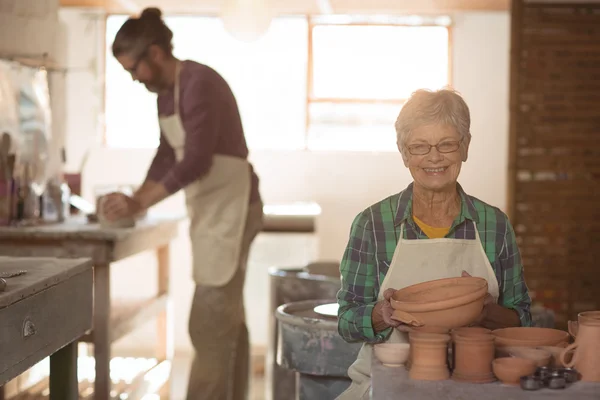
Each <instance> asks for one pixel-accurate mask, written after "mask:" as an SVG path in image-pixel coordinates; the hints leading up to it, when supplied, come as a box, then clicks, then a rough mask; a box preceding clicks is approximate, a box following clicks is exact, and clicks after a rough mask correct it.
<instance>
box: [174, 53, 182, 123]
mask: <svg viewBox="0 0 600 400" xmlns="http://www.w3.org/2000/svg"><path fill="white" fill-rule="evenodd" d="M180 72H181V61H179V60H177V61H176V64H175V85H174V88H173V91H174V93H173V98H174V102H173V104H174V110H173V113H174V114H175V115H179V73H180Z"/></svg>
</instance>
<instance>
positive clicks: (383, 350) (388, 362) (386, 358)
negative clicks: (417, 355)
mask: <svg viewBox="0 0 600 400" xmlns="http://www.w3.org/2000/svg"><path fill="white" fill-rule="evenodd" d="M374 349H375V356H377V358H378V359H379V361H381V363H382V364H383V365H385V366H386V367H400V366H402V365H404V364H405V363H406V361H407V360H408V354H409V351H410V344H408V343H379V344H376V345H375V346H374Z"/></svg>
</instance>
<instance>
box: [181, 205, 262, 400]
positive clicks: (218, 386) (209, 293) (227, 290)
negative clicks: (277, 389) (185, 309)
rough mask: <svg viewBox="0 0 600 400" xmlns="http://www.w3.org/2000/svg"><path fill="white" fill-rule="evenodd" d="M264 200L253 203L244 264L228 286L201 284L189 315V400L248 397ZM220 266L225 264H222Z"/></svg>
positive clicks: (244, 399)
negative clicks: (251, 304)
mask: <svg viewBox="0 0 600 400" xmlns="http://www.w3.org/2000/svg"><path fill="white" fill-rule="evenodd" d="M262 207H263V204H262V202H257V203H254V204H251V205H250V207H249V209H248V217H247V219H246V228H245V231H244V237H243V241H242V251H241V253H240V262H239V267H238V269H237V271H236V273H235V274H234V276H233V278H232V279H231V280H230V281H229V282H228V283H226V284H225V285H223V286H218V287H215V286H202V285H196V290H195V293H194V298H193V300H192V309H191V312H190V320H189V334H190V339H191V341H192V345H193V346H194V350H195V355H194V361H193V362H192V369H191V371H190V378H189V382H188V391H187V400H246V399H247V398H248V389H249V379H250V341H249V337H248V327H247V326H246V316H245V310H244V281H245V278H246V265H247V263H248V254H249V252H250V246H251V244H252V241H253V240H254V238H255V237H256V235H257V234H258V233H259V232H260V231H261V229H262V224H263V212H262ZM215 268H219V266H218V265H216V266H215Z"/></svg>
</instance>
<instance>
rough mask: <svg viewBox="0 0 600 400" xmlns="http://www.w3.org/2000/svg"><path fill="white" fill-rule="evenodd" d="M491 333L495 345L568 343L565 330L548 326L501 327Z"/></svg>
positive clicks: (515, 345)
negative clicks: (494, 337) (494, 339)
mask: <svg viewBox="0 0 600 400" xmlns="http://www.w3.org/2000/svg"><path fill="white" fill-rule="evenodd" d="M492 334H493V335H494V336H496V347H539V346H558V347H565V346H566V345H567V344H568V343H569V334H568V333H567V332H565V331H561V330H558V329H550V328H534V327H518V328H503V329H496V330H494V331H492Z"/></svg>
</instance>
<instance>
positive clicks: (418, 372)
mask: <svg viewBox="0 0 600 400" xmlns="http://www.w3.org/2000/svg"><path fill="white" fill-rule="evenodd" d="M409 340H410V361H411V363H410V364H411V365H410V370H409V373H408V374H409V377H410V378H411V379H417V380H424V381H440V380H446V379H448V378H449V377H450V372H449V370H448V343H449V342H450V335H448V334H443V333H424V332H411V333H410V334H409Z"/></svg>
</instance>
